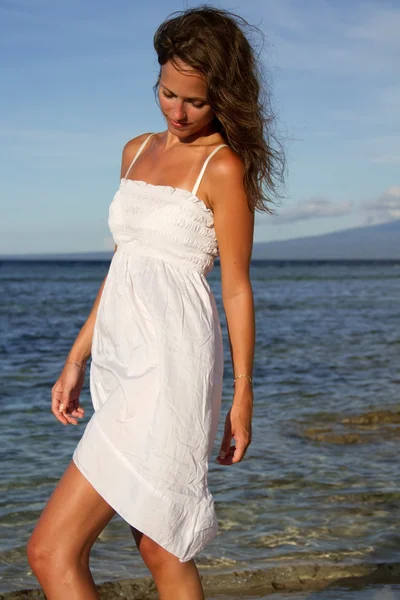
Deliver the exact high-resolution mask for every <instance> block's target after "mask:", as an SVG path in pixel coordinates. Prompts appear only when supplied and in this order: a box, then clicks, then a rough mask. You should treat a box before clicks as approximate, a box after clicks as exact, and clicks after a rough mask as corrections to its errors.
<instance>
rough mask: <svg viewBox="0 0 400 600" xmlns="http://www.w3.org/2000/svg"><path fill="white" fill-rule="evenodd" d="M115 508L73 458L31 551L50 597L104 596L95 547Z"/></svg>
mask: <svg viewBox="0 0 400 600" xmlns="http://www.w3.org/2000/svg"><path fill="white" fill-rule="evenodd" d="M114 515H115V511H114V510H113V509H112V508H111V507H110V506H109V504H107V502H106V501H105V500H104V499H103V498H102V497H101V496H100V495H99V494H98V493H97V492H96V490H95V489H94V488H93V487H92V485H91V484H90V483H89V482H88V481H87V479H86V478H85V477H84V476H83V475H82V473H81V472H80V471H79V469H78V468H77V466H76V465H75V463H74V462H73V461H71V462H70V464H69V466H68V467H67V469H66V471H65V473H64V475H63V476H62V477H61V479H60V481H59V483H58V484H57V487H56V488H55V490H54V492H53V493H52V495H51V496H50V499H49V501H48V503H47V505H46V507H45V508H44V510H43V512H42V514H41V516H40V519H39V521H38V523H37V525H36V527H35V529H34V531H33V533H32V535H31V537H30V539H29V542H28V545H27V549H26V550H27V556H28V561H29V564H30V566H31V567H32V570H33V572H34V573H35V576H36V578H37V580H38V581H39V583H40V585H41V586H42V588H43V591H44V592H45V594H46V597H47V600H98V599H99V595H98V593H97V591H96V587H95V584H94V581H93V577H92V574H91V572H90V569H89V554H90V549H91V547H92V546H93V544H94V542H95V541H96V539H97V537H98V536H99V534H100V533H101V532H102V531H103V529H104V528H105V526H106V525H107V523H108V522H109V521H110V520H111V519H112V517H113V516H114Z"/></svg>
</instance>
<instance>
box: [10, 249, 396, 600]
mask: <svg viewBox="0 0 400 600" xmlns="http://www.w3.org/2000/svg"><path fill="white" fill-rule="evenodd" d="M107 268H108V263H107V262H80V261H77V262H73V261H65V262H64V261H58V262H51V261H49V262H17V261H15V262H13V261H9V262H7V261H4V262H2V263H0V298H1V321H0V328H1V329H0V331H1V338H0V352H1V362H0V369H1V409H2V419H1V422H0V435H1V440H0V441H1V443H0V461H1V470H0V592H6V591H11V590H18V589H25V588H33V587H38V583H37V581H36V579H35V577H34V576H33V574H32V573H31V570H30V567H29V565H28V563H27V560H26V556H25V545H26V542H27V539H28V537H29V535H30V533H31V531H32V529H33V527H34V525H35V523H36V521H37V519H38V517H39V515H40V513H41V511H42V509H43V508H44V506H45V503H46V501H47V499H48V497H49V496H50V494H51V492H52V490H53V489H54V487H55V486H56V484H57V481H58V480H59V478H60V477H61V475H62V473H63V471H64V470H65V468H66V467H67V465H68V463H69V461H70V460H71V456H72V453H73V450H74V448H75V446H76V444H77V442H78V440H79V438H80V436H81V435H82V431H83V428H84V426H85V423H87V421H88V420H89V418H90V416H91V414H92V412H93V409H92V406H91V401H90V396H89V389H88V373H87V378H86V384H85V388H84V390H83V392H82V395H81V403H82V404H83V406H84V407H85V413H86V414H85V419H84V421H82V422H80V423H79V425H78V426H76V427H74V426H70V427H64V426H62V425H61V424H60V423H59V422H58V421H57V420H56V419H55V418H54V416H53V415H52V413H51V411H50V398H51V388H52V386H53V384H54V383H55V381H56V379H57V378H58V376H59V373H60V371H61V368H62V365H63V362H64V360H65V358H66V355H67V353H68V351H69V349H70V347H71V344H72V343H73V341H74V339H75V337H76V335H77V333H78V331H79V329H80V327H81V326H82V325H83V323H84V322H85V320H86V318H87V315H88V314H89V311H90V309H91V306H92V304H93V301H94V299H95V296H96V294H97V291H98V288H99V285H100V283H101V281H102V279H103V277H104V276H105V274H106V272H107ZM251 274H252V284H253V291H254V297H255V306H256V324H257V344H256V357H255V371H254V375H255V376H254V394H255V403H254V420H253V441H252V444H251V446H250V447H249V449H248V452H247V454H246V458H245V460H244V461H243V462H242V463H240V464H238V465H234V466H231V467H222V466H220V465H219V464H217V463H216V461H215V457H216V456H217V454H218V450H219V443H220V440H221V438H222V430H223V423H224V419H225V415H226V413H227V411H228V409H229V406H230V403H231V400H232V369H231V359H230V353H229V343H228V338H227V330H226V322H225V315H224V312H223V307H222V299H221V290H220V269H219V266H218V265H216V266H215V267H214V270H213V271H212V272H211V273H210V274H209V276H208V279H209V282H210V285H211V288H212V290H213V292H214V295H215V298H216V301H217V305H218V308H219V312H220V318H221V325H222V329H223V334H224V343H225V386H224V397H223V408H222V413H221V419H220V428H219V433H218V437H217V441H216V444H215V446H214V454H213V459H212V460H211V463H210V471H209V486H210V490H211V492H212V494H213V496H214V499H215V502H216V509H217V514H218V519H219V533H218V535H217V537H216V538H215V539H214V540H213V542H212V543H211V544H209V546H208V547H207V548H206V549H205V550H204V551H203V552H202V553H200V554H199V555H198V556H197V558H196V562H197V564H198V567H199V569H200V572H201V573H204V574H206V575H211V574H213V573H229V572H233V571H241V570H250V569H266V568H268V567H279V566H287V565H296V564H300V563H301V564H319V565H338V564H346V565H354V564H371V565H375V564H379V563H395V562H399V561H400V531H399V525H398V524H399V519H400V467H399V441H400V416H399V415H400V412H399V411H400V394H399V383H400V374H399V365H400V302H399V299H400V263H399V262H397V263H396V262H393V263H373V262H370V263H329V262H325V263H324V262H321V263H311V262H310V263H290V262H282V263H268V262H254V263H253V264H252V267H251ZM91 568H92V572H93V575H94V578H95V580H96V582H97V583H101V582H102V581H106V580H107V581H108V580H113V579H119V578H130V577H141V576H146V575H149V572H148V570H147V568H146V567H145V566H144V564H143V562H142V560H141V557H140V555H139V553H138V551H137V549H136V547H135V545H134V542H133V539H132V538H131V535H130V531H129V526H128V525H127V524H126V523H125V522H124V521H123V520H122V519H121V518H120V517H119V516H118V515H117V516H116V517H115V518H114V519H113V520H112V521H111V523H110V524H109V525H108V526H107V527H106V529H105V530H104V531H103V532H102V534H101V535H100V537H99V539H98V540H97V542H96V543H95V546H94V548H93V551H92V560H91ZM385 587H386V590H385ZM396 589H397V591H396ZM329 593H330V592H329V591H328V590H327V591H326V592H325V595H323V593H322V592H319V593H318V594H319V595H311V594H310V593H309V594H308V595H304V594H303V595H297V596H296V595H295V594H293V595H291V596H290V597H291V598H292V599H293V600H297V598H299V599H300V598H302V599H303V598H306V597H307V598H314V597H315V598H317V597H318V598H321V600H325V599H326V600H328V599H330V598H335V599H339V598H341V599H343V600H344V599H347V598H349V599H350V598H351V599H353V598H354V599H355V598H363V599H364V598H365V599H367V598H368V599H369V598H371V599H372V598H382V600H392V598H393V599H396V598H400V590H399V588H395V587H388V586H384V587H381V588H379V587H378V588H376V589H375V588H373V587H371V588H368V590H364V591H363V592H362V594H364V595H358V594H359V592H357V591H354V590H353V591H350V592H347V591H346V590H343V591H341V592H336V593H337V595H336V596H335V595H333V596H330V595H329ZM349 593H350V594H353V595H346V594H349ZM367 594H369V595H367ZM374 594H375V595H374ZM377 594H380V595H377ZM396 594H397V595H396ZM221 597H222V596H221ZM242 597H244V596H242ZM249 597H250V596H249ZM258 597H260V596H258ZM278 597H280V598H282V599H283V598H286V596H284V595H280V596H278V595H274V598H277V599H278ZM288 597H289V596H288Z"/></svg>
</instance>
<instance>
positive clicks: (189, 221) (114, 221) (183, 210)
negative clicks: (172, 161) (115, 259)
mask: <svg viewBox="0 0 400 600" xmlns="http://www.w3.org/2000/svg"><path fill="white" fill-rule="evenodd" d="M108 225H109V228H110V231H111V233H112V234H113V238H114V241H115V243H116V244H118V248H119V249H121V251H123V252H133V253H134V254H135V255H136V256H138V257H139V256H140V255H144V256H152V257H154V258H160V259H162V260H165V261H167V262H171V263H173V264H177V265H180V266H181V267H186V268H188V269H195V270H196V271H198V272H199V273H201V274H203V275H206V274H207V273H209V271H211V269H212V268H213V264H214V260H215V258H216V257H217V256H218V243H217V238H216V235H215V229H214V217H213V213H212V211H211V210H210V209H209V208H207V206H206V205H205V204H204V202H203V201H202V200H200V198H198V197H197V196H196V195H195V194H193V193H192V192H189V191H188V190H183V189H180V188H174V187H170V186H164V185H153V184H149V183H147V182H145V181H140V180H135V179H125V178H123V179H121V183H120V186H119V189H118V191H117V193H116V194H115V196H114V198H113V201H112V202H111V205H110V209H109V219H108Z"/></svg>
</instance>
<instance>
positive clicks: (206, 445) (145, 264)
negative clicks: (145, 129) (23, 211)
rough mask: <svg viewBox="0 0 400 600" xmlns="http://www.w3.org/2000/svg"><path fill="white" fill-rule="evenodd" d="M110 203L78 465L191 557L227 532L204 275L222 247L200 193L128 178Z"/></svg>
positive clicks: (214, 314)
mask: <svg viewBox="0 0 400 600" xmlns="http://www.w3.org/2000/svg"><path fill="white" fill-rule="evenodd" d="M152 135H154V134H150V135H149V136H148V137H147V138H146V139H145V141H144V142H143V144H142V145H141V147H140V148H139V151H138V152H137V154H136V156H135V157H134V159H133V161H132V163H131V165H130V167H129V169H128V171H127V173H126V174H125V177H123V178H122V179H121V182H120V186H119V189H118V191H117V193H116V194H115V196H114V198H113V200H112V202H111V205H110V207H109V220H108V224H109V228H110V231H111V233H112V235H113V238H114V241H115V243H116V244H118V249H117V251H116V252H115V253H114V255H113V258H112V261H111V264H110V268H109V272H108V276H107V279H106V283H105V286H104V288H103V293H102V296H101V299H100V303H99V306H98V312H97V317H96V322H95V327H94V332H93V342H92V360H91V366H90V393H91V398H92V402H93V407H94V411H95V412H94V413H93V415H92V417H91V419H90V420H89V422H88V423H87V425H86V427H85V430H84V432H83V434H82V437H81V439H80V441H79V443H78V445H77V446H76V448H75V451H74V453H73V461H74V463H75V464H76V466H77V467H78V469H79V470H80V471H81V472H82V474H83V475H84V476H85V477H86V479H87V480H88V481H89V482H90V483H91V484H92V486H93V487H94V488H95V489H96V490H97V491H98V493H99V494H100V495H101V496H102V497H103V498H104V499H105V500H106V502H107V503H108V504H109V505H110V506H111V507H112V508H114V510H115V511H116V512H117V513H118V514H119V515H120V516H121V517H122V518H123V519H124V520H125V521H127V523H129V524H130V525H132V526H133V527H135V528H136V529H138V530H139V531H141V532H142V533H144V534H146V535H147V536H149V537H150V538H152V539H153V540H154V541H155V542H157V543H158V544H159V545H161V546H162V547H163V548H165V549H166V550H168V551H169V552H171V553H172V554H174V555H175V556H177V557H178V558H179V560H180V562H185V561H188V560H190V559H192V558H193V557H194V556H195V554H197V553H198V552H199V551H200V550H202V549H203V548H204V547H205V546H206V544H208V543H209V542H210V541H211V540H212V539H213V538H214V537H215V535H216V534H217V530H218V521H217V516H216V512H215V507H214V499H213V496H212V495H211V493H210V491H209V488H208V482H207V476H208V461H209V459H210V457H211V453H212V449H213V444H214V441H215V437H216V432H217V426H218V421H219V416H220V409H221V397H222V378H223V371H224V355H223V343H222V334H221V325H220V320H219V315H218V311H217V307H216V303H215V299H214V296H213V293H212V291H211V289H210V286H209V284H208V281H207V279H206V275H207V273H209V272H210V271H211V269H212V268H213V264H214V259H215V257H217V256H218V244H217V239H216V235H215V230H214V223H213V213H212V211H211V210H210V209H209V208H207V206H206V205H205V204H204V202H203V201H202V200H200V199H199V198H198V197H197V196H196V192H197V189H198V186H199V184H200V181H201V178H202V176H203V174H204V171H205V168H206V166H207V163H208V161H209V160H210V159H211V158H212V156H213V155H214V154H215V153H216V152H217V151H218V150H219V149H220V148H222V147H223V146H226V144H221V145H220V146H218V147H217V148H215V149H214V151H213V152H211V154H210V155H209V156H208V158H207V160H206V161H205V163H204V165H203V168H202V170H201V172H200V174H199V177H198V179H197V181H196V184H195V186H194V188H193V191H191V192H189V191H187V190H183V189H180V188H174V187H170V186H165V185H153V184H149V183H146V182H144V181H140V180H134V179H128V178H127V177H128V174H129V171H130V170H131V167H132V165H133V164H134V162H135V161H136V159H137V158H138V156H139V155H140V153H141V151H142V150H143V148H144V146H145V144H146V143H147V141H148V140H149V138H150V137H151V136H152Z"/></svg>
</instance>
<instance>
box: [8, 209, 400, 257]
mask: <svg viewBox="0 0 400 600" xmlns="http://www.w3.org/2000/svg"><path fill="white" fill-rule="evenodd" d="M111 257H112V251H111V250H110V251H102V252H70V253H65V252H64V253H48V254H43V253H42V254H13V255H11V254H8V255H7V254H3V255H0V259H1V260H110V259H111ZM252 259H253V260H397V259H400V219H396V220H395V221H390V222H388V223H381V224H379V225H370V226H366V227H354V228H351V229H342V230H340V231H335V232H333V233H327V234H324V235H315V236H309V237H300V238H294V239H290V240H280V241H276V242H262V243H255V244H254V247H253V255H252Z"/></svg>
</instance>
